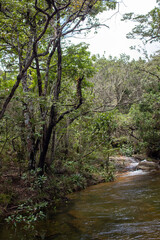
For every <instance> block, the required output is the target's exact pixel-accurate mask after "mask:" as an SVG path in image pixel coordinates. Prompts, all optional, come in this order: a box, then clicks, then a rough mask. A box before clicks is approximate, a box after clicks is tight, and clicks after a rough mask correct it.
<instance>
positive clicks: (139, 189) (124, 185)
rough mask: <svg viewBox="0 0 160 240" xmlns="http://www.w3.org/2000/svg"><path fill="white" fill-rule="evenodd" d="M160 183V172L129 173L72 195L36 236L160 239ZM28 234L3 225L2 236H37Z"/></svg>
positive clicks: (95, 239) (67, 239) (15, 239)
mask: <svg viewBox="0 0 160 240" xmlns="http://www.w3.org/2000/svg"><path fill="white" fill-rule="evenodd" d="M139 173H140V172H139ZM159 186H160V175H159V173H152V174H151V173H150V174H149V173H148V174H141V175H139V174H138V173H136V175H133V176H129V175H127V174H125V175H122V176H121V177H119V178H118V179H117V181H115V182H112V183H104V184H99V185H97V186H92V187H90V188H87V189H86V190H84V191H81V192H78V193H75V194H72V195H71V196H70V197H71V202H70V203H69V205H68V206H66V207H64V209H63V210H62V211H61V212H59V213H58V214H57V215H56V216H55V215H52V214H50V215H49V217H48V220H47V221H43V222H40V223H39V224H38V225H37V229H36V232H37V233H36V237H35V238H34V239H44V240H104V239H109V240H110V239H114V240H115V239H119V240H127V239H129V240H130V239H134V240H135V239H142V240H143V239H145V240H146V239H160V187H159ZM27 234H28V233H26V236H25V233H24V232H21V230H20V229H19V230H18V231H17V232H12V230H9V229H7V227H3V228H2V231H0V239H2V240H9V239H12V240H23V239H24V240H26V239H27V240H30V239H33V237H32V238H30V237H29V234H28V235H27Z"/></svg>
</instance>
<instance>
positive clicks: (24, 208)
mask: <svg viewBox="0 0 160 240" xmlns="http://www.w3.org/2000/svg"><path fill="white" fill-rule="evenodd" d="M47 205H48V203H47V202H40V203H33V202H32V200H28V201H27V202H25V203H23V204H21V205H19V206H18V208H17V211H16V212H15V213H14V214H13V215H11V216H9V217H7V218H6V219H5V220H6V222H7V223H9V224H12V225H13V226H15V227H17V224H20V223H21V224H23V227H24V229H34V223H35V222H36V221H37V220H42V219H44V218H45V217H46V215H45V214H44V212H43V209H45V208H46V207H47Z"/></svg>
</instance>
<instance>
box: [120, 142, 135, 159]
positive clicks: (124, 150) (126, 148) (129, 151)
mask: <svg viewBox="0 0 160 240" xmlns="http://www.w3.org/2000/svg"><path fill="white" fill-rule="evenodd" d="M120 152H121V154H122V155H124V156H127V157H131V156H132V155H133V153H134V150H133V147H132V145H131V144H130V145H129V144H125V145H122V147H121V148H120Z"/></svg>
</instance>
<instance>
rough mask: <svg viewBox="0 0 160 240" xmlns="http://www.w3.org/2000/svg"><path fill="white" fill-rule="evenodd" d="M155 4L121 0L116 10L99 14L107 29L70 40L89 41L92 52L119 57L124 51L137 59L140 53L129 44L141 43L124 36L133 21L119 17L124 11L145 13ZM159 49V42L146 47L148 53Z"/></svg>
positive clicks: (140, 0)
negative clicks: (124, 20) (125, 20)
mask: <svg viewBox="0 0 160 240" xmlns="http://www.w3.org/2000/svg"><path fill="white" fill-rule="evenodd" d="M155 6H156V0H123V2H122V3H120V4H119V9H118V8H117V9H116V11H109V12H105V13H103V14H101V15H100V20H101V22H103V23H105V24H106V25H108V26H109V29H108V28H105V27H103V28H101V29H99V30H98V33H97V34H96V35H94V34H93V33H90V34H89V35H88V36H87V37H81V38H79V37H78V38H73V39H72V42H73V43H75V44H77V43H79V42H82V41H83V42H86V43H89V44H90V47H89V50H90V51H91V53H92V54H100V56H102V55H103V54H104V53H105V56H106V57H108V56H109V55H111V56H113V57H114V56H116V57H119V56H120V54H122V53H125V54H127V55H130V56H131V58H135V59H138V58H139V57H140V56H142V54H140V53H138V52H137V51H135V50H131V49H130V46H134V45H136V46H138V45H140V44H141V45H142V43H141V42H140V41H138V40H131V39H127V38H126V34H127V33H128V32H130V31H131V30H132V28H133V27H134V24H135V23H132V22H129V21H127V22H122V21H120V19H121V18H122V15H123V14H124V13H128V12H134V13H136V14H145V13H147V12H149V11H150V10H151V9H153V8H154V7H155ZM117 11H118V12H117ZM116 12H117V13H116ZM108 19H109V20H108ZM142 46H143V45H142ZM159 49H160V44H151V45H150V44H149V45H148V46H147V47H146V50H147V52H148V53H149V54H152V53H154V52H155V51H157V50H159Z"/></svg>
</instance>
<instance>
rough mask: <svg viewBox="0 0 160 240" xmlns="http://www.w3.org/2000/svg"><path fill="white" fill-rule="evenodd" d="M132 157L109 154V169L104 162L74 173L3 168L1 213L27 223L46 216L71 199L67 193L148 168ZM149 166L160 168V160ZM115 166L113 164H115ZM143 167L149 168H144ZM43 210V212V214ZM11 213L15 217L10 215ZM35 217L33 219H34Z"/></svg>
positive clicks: (3, 216) (9, 218)
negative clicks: (21, 172)
mask: <svg viewBox="0 0 160 240" xmlns="http://www.w3.org/2000/svg"><path fill="white" fill-rule="evenodd" d="M142 159H143V157H142V158H141V159H139V158H138V157H137V158H136V157H135V156H134V158H133V157H126V156H116V157H115V156H114V157H110V170H109V172H108V173H106V169H105V168H104V167H102V164H99V165H96V171H92V172H89V171H86V170H85V171H84V170H83V171H82V170H81V172H77V173H74V170H73V172H71V171H70V172H67V171H65V169H61V173H58V174H54V175H52V174H51V173H49V174H48V175H45V176H42V177H39V178H37V175H36V173H35V172H32V173H29V174H27V173H23V174H17V172H18V171H17V167H16V166H15V164H13V165H10V168H9V169H8V168H6V171H4V170H3V175H1V176H0V216H1V219H4V218H5V219H7V220H8V222H9V223H14V224H15V225H16V224H17V222H26V223H27V224H28V225H30V224H32V221H33V222H36V221H37V220H38V219H43V218H44V217H45V211H46V209H47V208H49V207H51V208H52V209H55V210H56V208H57V207H58V206H59V205H63V204H66V202H68V198H67V197H66V196H67V194H69V193H72V192H76V191H80V190H82V189H85V188H87V187H88V186H92V185H96V184H99V183H102V182H106V181H113V180H114V176H115V177H116V176H117V175H118V174H119V173H122V172H126V171H133V170H135V169H136V168H137V169H141V167H142V168H143V167H144V168H146V162H147V164H148V161H146V160H144V159H143V160H142ZM149 164H150V166H149V168H148V170H155V171H156V170H158V164H157V163H155V164H154V163H153V162H151V161H149ZM113 166H114V167H113ZM144 170H147V168H146V169H144ZM41 213H43V214H41ZM10 216H12V217H10ZM31 219H32V220H31Z"/></svg>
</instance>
